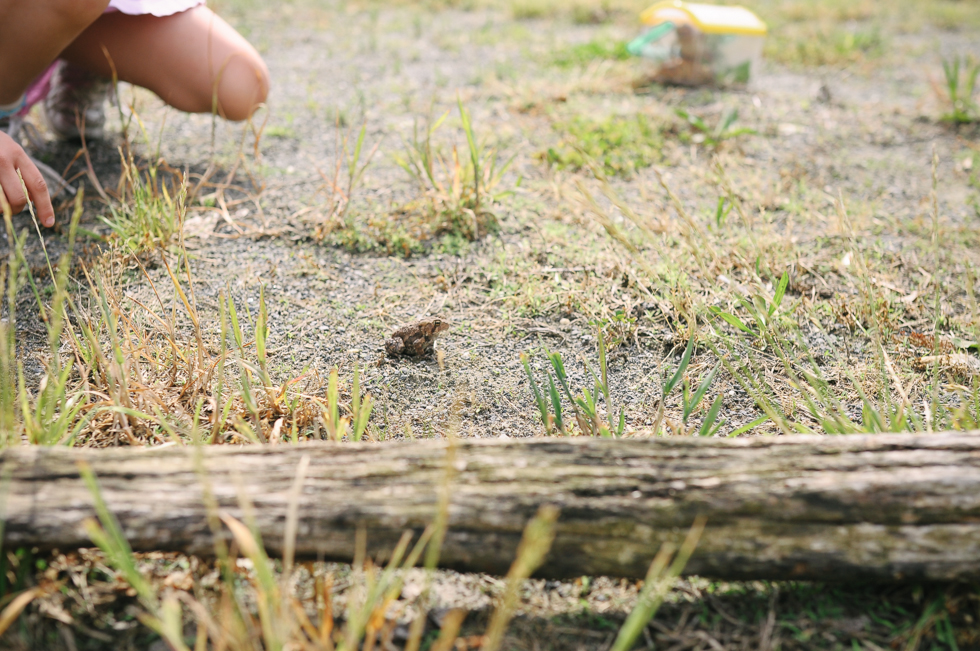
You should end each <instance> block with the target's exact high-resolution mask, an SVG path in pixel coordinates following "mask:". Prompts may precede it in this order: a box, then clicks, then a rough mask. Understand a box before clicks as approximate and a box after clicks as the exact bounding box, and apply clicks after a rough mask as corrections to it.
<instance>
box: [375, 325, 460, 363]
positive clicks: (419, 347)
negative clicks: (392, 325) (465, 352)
mask: <svg viewBox="0 0 980 651" xmlns="http://www.w3.org/2000/svg"><path fill="white" fill-rule="evenodd" d="M448 329H449V324H448V323H446V322H445V321H444V320H442V319H440V318H439V317H428V318H426V319H422V320H421V321H416V322H415V323H412V324H410V325H407V326H403V327H401V328H399V329H398V330H395V332H394V333H393V334H392V335H391V337H390V338H389V339H387V340H386V341H385V352H386V353H387V354H388V357H418V358H422V357H429V356H430V355H432V350H433V347H434V345H435V341H436V337H438V336H439V334H440V333H442V332H445V331H446V330H448Z"/></svg>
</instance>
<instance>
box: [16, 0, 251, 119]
mask: <svg viewBox="0 0 980 651" xmlns="http://www.w3.org/2000/svg"><path fill="white" fill-rule="evenodd" d="M0 1H2V0H0ZM107 55H108V57H110V58H111V60H112V65H114V66H115V70H116V73H117V75H118V77H119V79H120V80H121V81H126V82H129V83H131V84H136V85H137V86H142V87H144V88H148V89H150V90H152V91H153V92H154V93H156V94H157V95H159V96H160V98H161V99H163V101H165V102H167V103H168V104H170V105H171V106H173V107H175V108H177V109H180V110H181V111H187V112H190V113H210V112H211V111H212V110H213V109H212V107H213V101H214V97H215V91H217V101H218V105H217V111H218V114H219V115H222V116H223V117H226V118H228V119H230V120H244V119H245V118H247V117H248V116H250V115H251V114H252V112H253V111H254V110H255V108H256V107H257V106H258V105H259V104H261V103H262V102H264V101H265V98H266V95H267V94H268V92H269V72H268V70H267V69H266V66H265V63H264V62H263V61H262V58H261V57H260V56H259V54H258V52H256V51H255V48H253V47H252V46H251V45H250V44H249V43H248V41H246V40H245V39H244V38H243V37H242V36H241V35H240V34H239V33H238V32H236V31H235V30H234V28H232V27H231V26H230V25H228V23H226V22H225V21H223V20H222V19H221V18H219V17H218V16H217V15H215V14H214V12H212V11H211V10H210V9H208V8H206V7H203V6H200V7H195V8H194V9H190V10H188V11H184V12H181V13H179V14H174V15H172V16H165V17H162V18H158V17H156V16H129V15H126V14H123V13H120V12H112V13H108V14H105V15H103V16H102V17H101V18H99V19H98V20H96V21H95V22H94V23H92V25H91V26H90V27H89V28H88V29H86V30H85V31H84V32H82V34H81V35H79V37H78V38H77V39H75V41H74V42H73V43H72V44H71V45H69V46H68V47H67V48H66V49H65V51H64V52H63V53H62V54H61V57H62V58H64V59H65V60H67V61H69V62H70V63H73V64H75V65H78V66H81V67H83V68H86V69H88V70H90V71H92V72H94V73H97V74H100V75H103V76H105V77H110V76H111V75H112V66H111V65H110V63H109V59H107V58H106V56H107Z"/></svg>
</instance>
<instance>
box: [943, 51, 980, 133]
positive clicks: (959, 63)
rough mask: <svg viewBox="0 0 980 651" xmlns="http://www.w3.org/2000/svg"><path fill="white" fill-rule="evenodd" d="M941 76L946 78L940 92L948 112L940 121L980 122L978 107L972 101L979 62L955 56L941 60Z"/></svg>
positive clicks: (954, 122) (970, 58) (971, 58)
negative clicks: (947, 104) (946, 103)
mask: <svg viewBox="0 0 980 651" xmlns="http://www.w3.org/2000/svg"><path fill="white" fill-rule="evenodd" d="M943 74H944V75H945V78H946V88H945V89H944V91H945V92H940V95H943V96H944V99H946V101H948V102H949V106H950V111H949V112H948V113H945V114H944V115H943V117H942V119H943V120H944V121H946V122H950V123H952V124H967V123H970V122H976V121H978V120H980V106H978V104H977V102H976V101H975V100H974V99H973V93H974V89H975V88H976V84H977V77H978V76H980V61H977V60H976V59H975V58H973V57H972V56H969V57H960V56H955V57H953V58H952V59H943Z"/></svg>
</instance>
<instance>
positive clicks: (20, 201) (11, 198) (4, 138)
mask: <svg viewBox="0 0 980 651" xmlns="http://www.w3.org/2000/svg"><path fill="white" fill-rule="evenodd" d="M17 170H20V173H21V176H23V177H24V185H26V186H27V194H28V195H30V199H31V201H33V202H34V209H35V210H36V211H37V218H38V219H40V220H41V224H42V225H43V226H47V227H49V228H50V227H51V226H54V207H53V206H52V205H51V195H50V194H48V184H47V183H46V182H45V181H44V177H43V176H41V173H40V172H39V171H38V169H37V166H35V165H34V162H33V161H32V160H31V157H30V156H28V155H27V152H25V151H24V149H23V148H22V147H21V146H20V145H18V144H17V143H16V142H14V140H13V139H12V138H11V137H10V136H8V135H7V134H6V133H3V132H2V131H0V192H2V193H3V196H5V197H6V198H7V201H8V202H9V203H10V206H11V208H13V211H14V213H18V212H20V211H21V210H23V209H24V206H26V205H27V197H25V196H24V190H23V188H22V187H21V184H20V177H18V176H17Z"/></svg>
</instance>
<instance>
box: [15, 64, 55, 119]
mask: <svg viewBox="0 0 980 651" xmlns="http://www.w3.org/2000/svg"><path fill="white" fill-rule="evenodd" d="M57 67H58V62H57V61H55V62H54V63H52V64H51V65H49V66H48V69H47V70H45V71H44V72H42V73H41V76H40V77H38V78H37V79H35V80H34V81H33V82H31V85H30V86H28V87H27V92H26V93H24V97H25V98H26V100H27V102H26V103H25V104H24V108H22V109H21V110H19V111H17V115H27V114H28V113H29V112H30V110H31V107H32V106H34V105H35V104H37V103H38V102H40V101H41V100H42V99H44V98H45V97H47V96H48V93H49V92H51V77H52V76H54V71H55V68H57Z"/></svg>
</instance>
